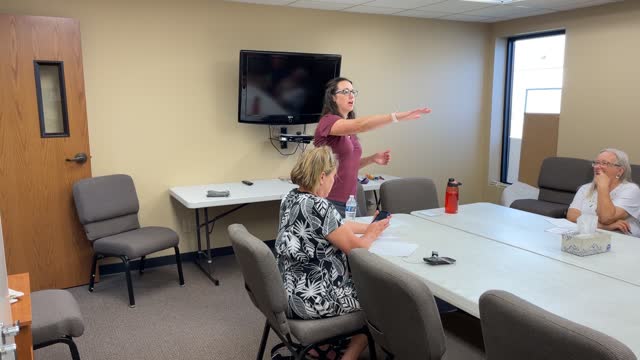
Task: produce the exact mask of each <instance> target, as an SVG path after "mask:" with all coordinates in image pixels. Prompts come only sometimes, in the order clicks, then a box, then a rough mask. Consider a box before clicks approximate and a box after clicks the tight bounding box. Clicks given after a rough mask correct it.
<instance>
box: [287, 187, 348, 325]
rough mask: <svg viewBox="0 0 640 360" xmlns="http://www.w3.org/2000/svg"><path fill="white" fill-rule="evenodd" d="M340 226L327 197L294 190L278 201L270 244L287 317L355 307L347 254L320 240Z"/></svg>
mask: <svg viewBox="0 0 640 360" xmlns="http://www.w3.org/2000/svg"><path fill="white" fill-rule="evenodd" d="M342 224H343V220H342V217H341V216H340V214H339V213H338V211H337V210H336V209H335V207H333V205H332V204H331V203H329V201H327V200H326V199H323V198H321V197H318V196H315V195H313V194H310V193H305V192H301V191H299V190H298V189H294V190H292V191H291V192H290V193H289V194H287V196H285V198H284V199H282V203H281V205H280V225H279V229H278V237H277V238H276V246H275V247H276V256H277V259H278V268H279V269H280V273H281V274H282V281H283V282H284V287H285V289H286V293H287V300H288V303H289V307H288V310H287V317H289V318H293V319H319V318H326V317H332V316H338V315H343V314H347V313H350V312H354V311H357V310H359V309H360V304H359V303H358V300H357V297H356V291H355V288H354V286H353V281H352V279H351V274H350V273H349V267H348V265H347V257H346V255H345V254H344V253H343V252H342V251H341V250H340V249H338V248H337V247H335V246H333V245H332V244H331V243H330V242H329V241H328V240H327V239H326V238H325V236H327V235H328V234H330V233H331V232H332V231H334V230H336V229H337V228H338V227H340V225H342Z"/></svg>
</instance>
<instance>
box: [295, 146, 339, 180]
mask: <svg viewBox="0 0 640 360" xmlns="http://www.w3.org/2000/svg"><path fill="white" fill-rule="evenodd" d="M337 167H338V160H336V157H335V156H334V155H333V152H332V151H331V148H330V147H328V146H320V147H317V148H314V149H312V150H309V151H305V152H304V153H302V155H301V156H300V158H298V161H297V162H296V164H295V166H294V167H293V170H291V182H293V183H294V184H296V185H298V186H300V187H302V188H304V189H307V190H314V189H315V188H316V187H317V186H318V184H319V183H320V176H321V175H322V174H323V173H324V174H325V175H329V174H330V173H331V172H332V171H333V170H335V169H336V168H337Z"/></svg>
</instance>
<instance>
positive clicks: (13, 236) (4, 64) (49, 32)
mask: <svg viewBox="0 0 640 360" xmlns="http://www.w3.org/2000/svg"><path fill="white" fill-rule="evenodd" d="M0 54H1V55H0V84H1V85H0V86H2V91H1V92H0V215H1V216H2V220H3V221H2V227H3V230H4V243H5V252H6V260H7V271H8V273H9V274H16V273H24V272H28V273H29V274H30V276H31V288H32V290H33V291H35V290H40V289H46V288H67V287H71V286H77V285H81V284H85V283H87V282H88V280H89V272H90V266H91V256H92V251H91V246H90V243H89V242H88V241H87V240H86V238H85V236H84V232H83V231H82V227H81V225H80V224H79V222H78V218H77V215H76V212H75V207H74V204H73V198H72V194H71V189H72V185H73V183H74V182H75V181H77V180H79V179H82V178H86V177H90V176H91V161H90V156H89V136H88V130H87V111H86V101H85V92H84V76H83V68H82V50H81V46H80V26H79V23H78V21H77V20H73V19H65V18H52V17H39V16H13V15H3V14H0ZM36 62H37V63H38V65H36ZM47 62H51V63H47ZM52 64H53V65H52ZM40 65H42V66H40ZM36 68H38V69H39V70H41V71H42V73H41V76H36ZM52 68H53V69H61V72H60V78H59V80H60V81H59V85H60V88H62V89H64V92H61V94H62V95H66V98H65V96H62V95H60V94H59V95H55V94H52V93H51V90H52V89H51V88H49V87H47V88H45V86H44V85H43V84H42V82H41V83H40V87H41V88H42V91H41V92H40V94H41V96H38V93H39V92H38V91H37V87H38V86H36V79H47V78H46V77H45V76H47V75H46V74H45V73H49V74H50V73H51V71H50V70H51V69H52ZM45 70H46V71H45ZM42 74H45V75H42ZM49 77H51V76H49ZM53 79H54V80H55V76H54V77H53ZM54 80H52V81H53V82H55V81H54ZM49 82H51V81H49ZM61 96H62V97H61ZM56 98H58V100H57V101H58V103H57V106H56V105H55V101H56ZM39 102H40V103H42V104H43V106H42V107H40V106H39ZM52 103H54V105H51V104H52ZM47 106H49V107H47ZM39 108H43V109H45V110H44V111H43V112H44V113H45V114H46V115H52V116H50V117H46V118H45V120H43V124H42V125H41V117H40V111H39ZM65 110H66V124H64V126H62V127H60V125H56V124H55V123H54V124H53V125H52V124H49V123H48V122H47V121H49V120H47V119H49V118H51V117H52V118H54V120H56V115H59V114H58V113H60V114H64V112H65ZM63 118H64V116H62V117H61V116H57V119H58V120H60V121H62V123H65V121H63V120H64V119H63ZM43 132H45V133H46V134H43ZM77 153H85V154H86V155H87V156H88V157H89V160H88V161H87V162H85V163H78V162H73V161H65V159H70V158H73V157H74V156H75V154H77Z"/></svg>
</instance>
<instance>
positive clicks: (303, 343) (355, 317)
mask: <svg viewBox="0 0 640 360" xmlns="http://www.w3.org/2000/svg"><path fill="white" fill-rule="evenodd" d="M229 237H230V238H231V245H232V246H233V251H234V253H235V255H236V259H237V261H238V264H240V268H241V269H242V274H243V276H244V282H245V288H246V290H247V293H249V297H250V298H251V301H252V302H253V304H254V305H255V306H256V307H257V308H258V309H259V310H260V311H261V312H262V313H263V314H264V315H265V316H266V317H267V320H266V321H265V324H264V331H263V333H262V340H261V341H260V348H259V349H258V356H257V359H258V360H261V359H262V356H263V354H264V349H265V346H266V343H267V338H268V337H269V331H270V329H272V330H273V331H274V332H275V333H276V335H277V336H278V337H279V338H280V340H281V341H282V342H283V343H284V344H285V345H286V346H287V348H288V349H289V351H291V353H292V354H294V356H295V357H296V359H304V357H305V355H306V354H307V352H308V351H309V350H311V349H314V348H315V349H316V350H318V349H317V346H318V345H322V344H326V343H329V342H333V341H335V340H337V339H340V338H347V337H351V336H353V335H355V334H358V333H363V334H366V335H367V337H368V338H369V352H370V354H372V357H371V358H372V359H375V346H374V344H373V340H372V339H371V334H369V332H368V331H367V327H366V325H365V322H364V314H363V313H362V311H358V312H354V313H351V314H347V315H342V316H336V317H332V318H325V319H319V320H292V319H287V317H286V315H285V311H286V309H287V306H288V305H287V296H286V293H285V290H284V284H283V283H282V275H281V274H280V271H279V270H278V265H277V263H276V259H275V256H274V255H273V253H272V252H271V250H270V249H269V247H268V246H267V245H266V244H265V243H264V242H262V240H260V239H258V238H256V237H255V236H253V235H251V234H250V233H249V232H248V231H247V229H246V228H245V227H244V226H243V225H240V224H233V225H230V226H229ZM294 339H295V340H296V341H294Z"/></svg>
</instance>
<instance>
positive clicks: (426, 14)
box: [393, 10, 451, 19]
mask: <svg viewBox="0 0 640 360" xmlns="http://www.w3.org/2000/svg"><path fill="white" fill-rule="evenodd" d="M393 15H397V16H408V17H417V18H427V19H435V18H440V17H443V16H447V15H451V14H449V13H443V12H437V11H420V10H406V11H403V12H399V13H395V14H393Z"/></svg>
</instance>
